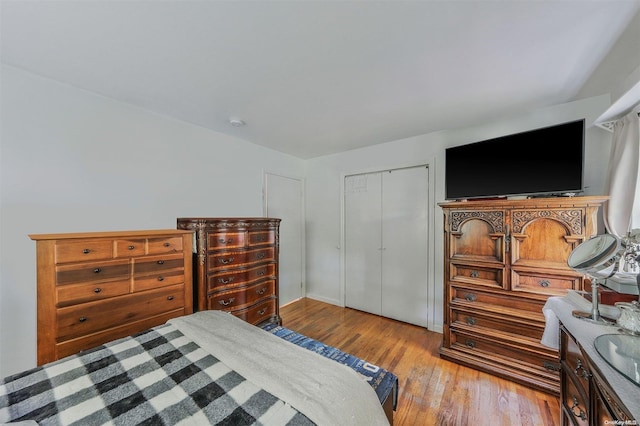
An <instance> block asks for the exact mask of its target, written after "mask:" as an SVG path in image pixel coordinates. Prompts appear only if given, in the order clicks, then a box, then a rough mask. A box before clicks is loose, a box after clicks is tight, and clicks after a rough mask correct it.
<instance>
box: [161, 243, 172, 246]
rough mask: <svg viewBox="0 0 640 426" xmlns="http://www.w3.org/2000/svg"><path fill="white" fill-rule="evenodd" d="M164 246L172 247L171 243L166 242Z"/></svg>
mask: <svg viewBox="0 0 640 426" xmlns="http://www.w3.org/2000/svg"><path fill="white" fill-rule="evenodd" d="M163 246H165V247H171V243H164V244H163Z"/></svg>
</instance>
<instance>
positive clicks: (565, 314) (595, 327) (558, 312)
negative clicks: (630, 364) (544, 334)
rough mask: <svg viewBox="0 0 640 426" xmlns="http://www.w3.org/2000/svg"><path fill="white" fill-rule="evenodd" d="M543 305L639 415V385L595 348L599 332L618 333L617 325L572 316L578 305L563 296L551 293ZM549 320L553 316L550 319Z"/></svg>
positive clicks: (639, 416) (631, 410) (622, 399)
mask: <svg viewBox="0 0 640 426" xmlns="http://www.w3.org/2000/svg"><path fill="white" fill-rule="evenodd" d="M542 309H543V312H544V311H548V310H550V311H551V312H553V314H555V317H556V318H557V320H558V321H559V322H560V323H562V324H563V325H564V326H565V327H566V329H567V330H569V333H571V335H572V336H573V337H574V338H575V339H576V340H577V341H578V343H579V344H580V346H581V347H582V349H583V350H584V352H586V354H587V355H589V358H591V360H592V361H593V362H594V363H595V364H596V367H597V368H598V370H600V372H602V374H603V375H604V377H605V378H606V380H607V382H609V385H611V387H612V388H613V389H614V391H615V392H616V394H617V395H618V397H619V398H620V400H621V401H622V402H623V403H624V405H625V406H626V407H627V408H628V409H629V411H630V412H631V414H632V415H633V417H634V418H635V419H640V404H639V403H638V401H640V386H637V385H636V384H634V383H633V382H632V381H631V380H629V379H627V378H626V377H624V376H623V375H622V374H620V373H618V371H616V370H615V369H614V368H613V367H611V366H610V365H609V364H608V363H607V361H605V360H604V359H603V358H602V357H601V356H600V354H599V353H598V351H596V348H595V346H594V343H593V342H594V340H595V339H596V337H598V336H600V335H602V334H621V333H620V331H618V330H619V328H618V327H617V326H615V325H613V326H611V325H600V324H595V323H591V322H588V321H585V320H582V319H579V318H575V317H574V316H573V315H571V312H572V311H574V310H576V309H579V308H578V306H576V305H574V304H573V303H571V301H569V300H567V299H566V298H564V297H550V298H549V299H547V303H545V305H544V307H543V308H542ZM545 317H546V314H545ZM552 321H555V320H553V319H552ZM545 331H546V330H545ZM558 333H559V331H558ZM639 339H640V337H639ZM639 341H640V340H639ZM543 344H544V343H543Z"/></svg>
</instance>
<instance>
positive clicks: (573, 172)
mask: <svg viewBox="0 0 640 426" xmlns="http://www.w3.org/2000/svg"><path fill="white" fill-rule="evenodd" d="M584 132H585V121H584V120H578V121H571V122H568V123H562V124H557V125H554V126H550V127H544V128H540V129H534V130H529V131H526V132H522V133H517V134H512V135H507V136H502V137H499V138H495V139H489V140H484V141H481V142H475V143H471V144H468V145H460V146H456V147H451V148H447V149H446V150H445V198H446V199H447V200H460V199H469V198H489V197H502V196H515V195H562V194H566V193H577V192H582V190H583V173H584V171H583V168H584Z"/></svg>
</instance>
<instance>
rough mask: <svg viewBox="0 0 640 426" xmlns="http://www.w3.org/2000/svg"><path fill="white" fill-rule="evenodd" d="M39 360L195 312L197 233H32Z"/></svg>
mask: <svg viewBox="0 0 640 426" xmlns="http://www.w3.org/2000/svg"><path fill="white" fill-rule="evenodd" d="M29 237H30V238H31V239H32V240H35V241H36V251H37V292H38V302H37V312H38V320H37V327H38V332H37V334H38V365H41V364H44V363H47V362H50V361H54V360H57V359H60V358H62V357H65V356H67V355H71V354H75V353H77V352H80V351H82V350H86V349H90V348H93V347H95V346H99V345H101V344H103V343H106V342H108V341H111V340H114V339H118V338H121V337H125V336H128V335H131V334H134V333H137V332H139V331H143V330H146V329H148V328H150V327H154V326H156V325H160V324H163V323H165V322H166V321H167V320H169V319H170V318H174V317H178V316H181V315H186V314H190V313H192V312H193V302H192V301H193V287H192V262H191V253H192V232H188V231H177V230H173V229H170V230H153V231H127V232H92V233H70V234H39V235H30V236H29Z"/></svg>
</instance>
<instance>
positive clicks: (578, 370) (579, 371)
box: [573, 358, 591, 379]
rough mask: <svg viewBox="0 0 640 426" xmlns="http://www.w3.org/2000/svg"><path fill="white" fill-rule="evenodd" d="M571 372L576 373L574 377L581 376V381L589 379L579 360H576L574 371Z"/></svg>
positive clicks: (588, 374) (589, 374) (589, 375)
mask: <svg viewBox="0 0 640 426" xmlns="http://www.w3.org/2000/svg"><path fill="white" fill-rule="evenodd" d="M573 372H574V373H576V376H581V377H582V378H583V379H588V378H589V377H591V373H589V371H588V370H587V369H586V368H584V365H583V364H582V361H581V360H580V358H578V359H577V360H576V369H575V370H573Z"/></svg>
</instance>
